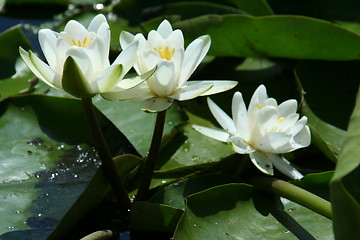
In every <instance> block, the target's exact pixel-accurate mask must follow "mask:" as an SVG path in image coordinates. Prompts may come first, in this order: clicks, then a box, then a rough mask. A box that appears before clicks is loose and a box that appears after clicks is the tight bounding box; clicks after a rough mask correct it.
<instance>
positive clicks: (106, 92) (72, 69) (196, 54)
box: [20, 14, 237, 112]
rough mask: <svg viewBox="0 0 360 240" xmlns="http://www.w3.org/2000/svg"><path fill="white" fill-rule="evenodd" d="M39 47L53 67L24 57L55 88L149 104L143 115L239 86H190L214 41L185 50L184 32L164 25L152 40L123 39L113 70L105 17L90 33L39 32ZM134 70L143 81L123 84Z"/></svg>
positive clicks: (71, 25) (70, 28)
mask: <svg viewBox="0 0 360 240" xmlns="http://www.w3.org/2000/svg"><path fill="white" fill-rule="evenodd" d="M39 42H40V46H41V49H42V51H43V53H44V56H45V58H46V60H47V62H48V64H49V65H47V64H46V63H44V62H43V61H41V60H40V59H39V58H38V57H37V56H36V55H35V54H33V53H32V52H31V51H29V52H27V51H25V50H24V49H22V48H20V55H21V57H22V59H23V60H24V62H25V63H26V65H27V66H28V67H29V68H30V69H31V71H32V72H33V73H34V74H35V75H36V76H37V77H38V78H39V79H41V80H42V81H44V82H45V83H46V84H48V85H49V86H51V87H54V88H57V89H63V90H65V91H66V92H68V93H70V94H72V95H74V96H76V97H91V96H94V95H95V94H98V93H100V94H102V95H103V97H105V98H107V99H111V100H141V101H142V100H144V101H145V104H144V107H143V109H144V110H147V111H151V112H159V111H163V110H165V109H167V108H168V107H169V106H170V105H171V103H172V102H173V99H176V100H180V101H182V100H188V99H192V98H195V97H197V96H205V95H210V94H215V93H219V92H223V91H226V90H229V89H231V88H233V87H235V86H236V84H237V82H236V81H190V82H187V80H188V79H189V77H190V76H191V74H192V73H193V72H194V71H195V69H196V68H197V66H198V65H199V64H200V62H201V61H202V60H203V58H204V57H205V55H206V53H207V51H208V50H209V47H210V37H209V36H202V37H199V38H198V39H196V40H195V41H193V42H192V43H191V44H190V45H189V46H188V47H187V49H186V50H184V37H183V35H182V32H181V31H180V30H175V31H173V29H172V27H171V25H170V23H169V22H168V21H167V20H164V21H163V22H162V23H161V24H160V25H159V28H158V29H157V31H151V32H150V33H149V36H148V40H145V38H144V36H143V35H142V34H138V35H136V36H135V37H134V36H133V35H132V34H130V33H127V32H123V33H122V34H121V35H120V43H121V47H122V48H123V51H122V52H121V53H120V55H119V56H118V57H117V58H116V59H115V61H114V62H113V63H112V64H111V65H110V63H109V50H110V28H109V25H108V23H107V20H106V18H105V16H104V15H102V14H99V15H97V16H96V17H94V18H93V19H92V21H91V22H90V24H89V27H88V28H87V29H86V28H85V27H84V26H83V25H82V24H80V23H79V22H77V21H75V20H71V21H69V22H68V23H67V24H66V26H65V29H64V31H63V32H60V33H57V32H54V31H52V30H50V29H42V30H40V31H39ZM132 67H134V68H135V70H136V71H137V73H138V74H139V76H138V77H135V78H132V79H123V78H124V76H125V75H126V73H127V72H128V71H129V70H130V69H131V68H132Z"/></svg>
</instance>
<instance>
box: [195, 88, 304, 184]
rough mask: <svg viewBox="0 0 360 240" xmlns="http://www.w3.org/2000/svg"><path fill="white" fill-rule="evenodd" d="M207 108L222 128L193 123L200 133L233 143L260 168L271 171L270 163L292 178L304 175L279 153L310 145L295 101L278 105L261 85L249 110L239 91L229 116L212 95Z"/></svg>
mask: <svg viewBox="0 0 360 240" xmlns="http://www.w3.org/2000/svg"><path fill="white" fill-rule="evenodd" d="M208 104H209V108H210V110H211V112H212V114H213V115H214V117H215V119H216V120H217V121H218V122H219V124H220V126H221V127H222V128H223V129H224V130H225V131H219V130H215V129H210V128H206V127H202V126H197V125H193V128H194V129H196V130H197V131H199V132H200V133H202V134H204V135H206V136H209V137H211V138H214V139H217V140H219V141H222V142H228V143H231V144H232V147H233V149H234V151H235V152H237V153H240V154H249V155H250V159H251V161H252V162H253V164H254V165H255V166H256V167H257V168H258V169H259V170H261V171H262V172H264V173H266V174H269V175H272V174H273V165H274V166H275V167H276V168H277V169H278V170H279V171H281V172H282V173H284V174H285V175H287V176H289V177H290V178H293V179H300V178H302V177H303V176H302V175H301V173H299V172H298V171H297V170H296V169H294V168H293V167H291V166H290V165H289V164H288V162H287V160H286V159H285V158H283V157H282V156H279V154H282V153H288V152H291V151H294V150H296V149H298V148H303V147H307V146H309V145H310V141H311V135H310V129H309V127H308V126H306V123H307V118H306V117H305V116H304V117H302V118H301V119H300V120H299V114H297V113H296V110H297V101H296V100H294V99H291V100H287V101H285V102H283V103H281V104H280V105H278V104H277V102H276V100H275V99H274V98H268V96H267V94H266V88H265V86H264V85H260V86H259V87H258V88H257V89H256V91H255V92H254V94H253V96H252V98H251V101H250V104H249V108H248V110H247V109H246V106H245V103H244V100H243V98H242V95H241V93H240V92H236V93H235V95H234V97H233V101H232V114H233V118H232V119H231V118H230V117H229V116H228V115H227V114H226V113H225V112H224V111H222V110H221V109H220V108H219V107H218V106H217V105H216V104H215V103H214V102H213V101H211V99H208Z"/></svg>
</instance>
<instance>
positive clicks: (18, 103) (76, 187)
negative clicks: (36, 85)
mask: <svg viewBox="0 0 360 240" xmlns="http://www.w3.org/2000/svg"><path fill="white" fill-rule="evenodd" d="M0 112H1V118H0V126H1V128H0V142H1V144H0V148H1V149H0V152H1V154H0V163H1V165H2V168H1V174H0V176H1V177H0V189H1V191H0V192H1V197H0V199H1V200H0V202H1V206H2V207H1V208H0V214H1V215H2V216H8V217H6V218H1V219H0V226H1V227H0V234H2V235H1V237H0V238H1V239H20V236H34V237H33V238H29V239H34V240H35V239H36V240H40V239H45V238H46V237H47V235H48V234H49V233H50V232H49V229H54V228H55V227H56V225H57V224H58V222H59V220H60V219H61V218H62V217H63V215H64V214H65V213H66V212H67V211H68V209H69V208H70V207H71V205H72V204H73V203H74V202H75V200H76V198H77V197H78V196H79V194H80V193H81V192H82V191H83V190H84V188H85V184H86V183H87V182H88V181H89V180H90V178H91V177H92V175H93V174H94V173H95V171H96V169H97V168H98V166H99V165H100V161H99V159H98V157H97V154H96V151H95V150H94V148H92V147H90V145H91V144H92V140H91V137H90V136H89V132H88V129H87V125H86V124H84V122H86V119H85V116H84V113H83V111H82V107H81V103H80V101H78V100H75V99H66V98H58V97H49V96H41V95H31V96H21V97H14V98H8V99H6V100H5V101H3V102H1V103H0ZM100 117H101V115H100ZM59 119H61V121H58V120H59ZM101 123H102V126H106V127H104V132H105V135H106V137H107V139H108V140H110V139H111V140H112V143H113V144H112V145H110V147H111V150H112V152H113V153H116V152H117V153H119V154H122V153H126V152H131V150H129V143H128V142H127V140H126V138H124V136H122V135H121V134H120V133H119V132H118V131H117V130H116V128H115V127H114V126H113V125H112V124H111V123H110V122H109V121H108V120H106V119H105V118H104V117H103V116H102V118H101ZM109 124H110V125H109ZM114 139H116V141H114ZM124 140H125V142H123V141H124ZM39 234H40V235H39ZM40 236H41V237H40Z"/></svg>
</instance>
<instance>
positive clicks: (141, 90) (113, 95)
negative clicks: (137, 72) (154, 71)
mask: <svg viewBox="0 0 360 240" xmlns="http://www.w3.org/2000/svg"><path fill="white" fill-rule="evenodd" d="M101 96H102V97H103V98H105V99H108V100H133V101H143V100H146V99H149V98H153V97H154V95H153V94H152V93H151V92H150V90H149V87H148V86H147V85H146V83H145V82H142V83H140V84H139V85H137V86H136V87H133V88H130V89H124V88H121V87H118V86H116V87H115V88H113V89H112V90H111V91H110V92H106V93H102V94H101Z"/></svg>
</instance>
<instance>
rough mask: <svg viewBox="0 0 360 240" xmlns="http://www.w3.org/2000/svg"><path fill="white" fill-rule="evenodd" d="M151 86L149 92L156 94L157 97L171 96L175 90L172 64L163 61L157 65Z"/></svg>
mask: <svg viewBox="0 0 360 240" xmlns="http://www.w3.org/2000/svg"><path fill="white" fill-rule="evenodd" d="M149 84H150V83H149ZM151 84H152V86H151V90H152V91H154V92H156V94H157V95H158V96H159V97H168V96H169V95H171V93H172V92H174V90H176V81H175V66H174V63H172V62H169V61H165V60H164V61H162V62H160V63H158V66H157V70H156V71H155V74H154V76H153V77H152V79H151Z"/></svg>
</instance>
